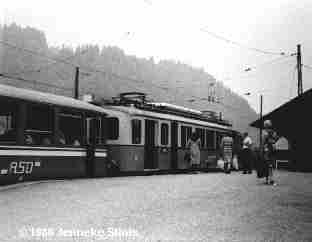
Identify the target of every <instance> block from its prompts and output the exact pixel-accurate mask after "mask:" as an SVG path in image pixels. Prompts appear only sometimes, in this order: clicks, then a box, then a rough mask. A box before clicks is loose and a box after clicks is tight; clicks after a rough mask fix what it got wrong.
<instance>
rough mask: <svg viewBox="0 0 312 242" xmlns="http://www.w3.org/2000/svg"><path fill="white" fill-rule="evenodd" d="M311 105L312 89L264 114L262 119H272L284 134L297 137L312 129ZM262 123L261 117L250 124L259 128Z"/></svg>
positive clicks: (275, 126)
mask: <svg viewBox="0 0 312 242" xmlns="http://www.w3.org/2000/svg"><path fill="white" fill-rule="evenodd" d="M311 105H312V89H310V90H308V91H306V92H304V93H303V94H301V95H300V96H298V97H296V98H294V99H292V100H290V101H288V102H286V103H284V104H283V105H281V106H280V107H278V108H276V109H275V110H273V111H272V112H270V113H268V114H266V115H264V116H263V119H262V120H267V119H269V120H271V121H272V125H273V129H275V130H276V131H278V132H279V133H281V134H282V135H283V136H288V137H295V136H296V135H298V133H300V132H302V133H303V132H306V131H307V130H309V129H311V121H312V118H311V117H310V116H311V115H310V114H309V111H310V109H311ZM260 124H261V122H260V119H258V120H256V121H254V122H252V123H251V124H250V126H252V127H257V128H259V127H260Z"/></svg>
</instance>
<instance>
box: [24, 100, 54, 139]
mask: <svg viewBox="0 0 312 242" xmlns="http://www.w3.org/2000/svg"><path fill="white" fill-rule="evenodd" d="M26 116H27V120H26V129H25V137H24V142H25V144H27V145H50V144H51V143H52V140H53V135H52V134H53V110H52V108H50V107H49V106H45V105H42V106H41V105H28V106H27V115H26Z"/></svg>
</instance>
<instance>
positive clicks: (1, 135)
mask: <svg viewBox="0 0 312 242" xmlns="http://www.w3.org/2000/svg"><path fill="white" fill-rule="evenodd" d="M0 106H1V109H0V142H1V143H15V142H16V120H17V119H16V116H17V105H16V104H15V103H13V102H8V101H2V100H1V101H0Z"/></svg>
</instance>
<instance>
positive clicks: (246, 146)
mask: <svg viewBox="0 0 312 242" xmlns="http://www.w3.org/2000/svg"><path fill="white" fill-rule="evenodd" d="M251 146H252V140H251V138H250V137H249V136H248V133H247V132H245V133H244V139H243V150H242V163H243V174H247V172H248V174H251V173H252V170H251V160H252V154H251Z"/></svg>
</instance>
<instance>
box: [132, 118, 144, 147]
mask: <svg viewBox="0 0 312 242" xmlns="http://www.w3.org/2000/svg"><path fill="white" fill-rule="evenodd" d="M131 124H132V144H141V132H142V131H141V120H139V119H132V120H131Z"/></svg>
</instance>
